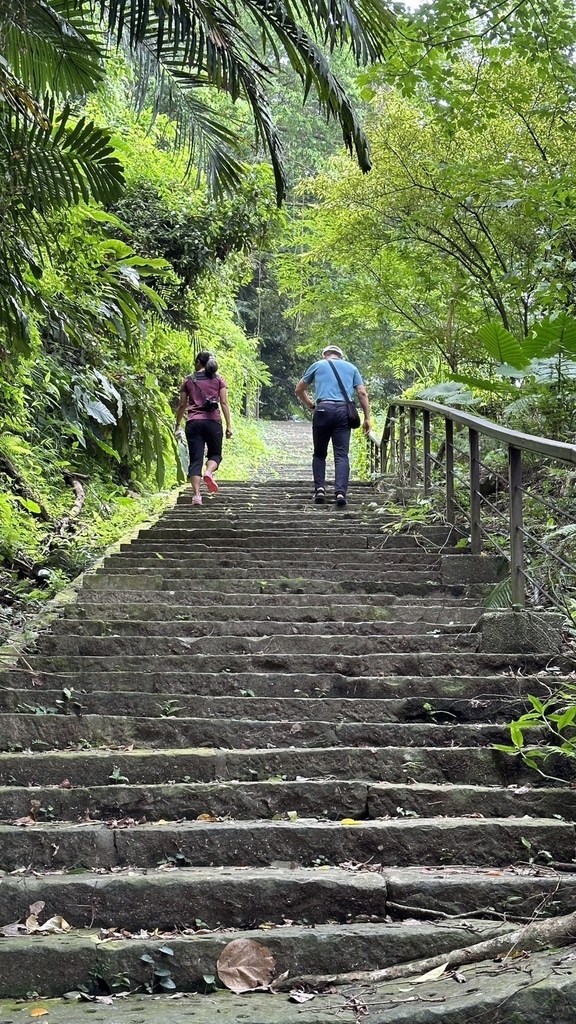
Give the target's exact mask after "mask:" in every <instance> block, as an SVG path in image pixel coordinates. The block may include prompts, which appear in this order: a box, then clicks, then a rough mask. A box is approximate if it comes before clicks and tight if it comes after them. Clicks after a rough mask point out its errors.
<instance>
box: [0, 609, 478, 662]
mask: <svg viewBox="0 0 576 1024" xmlns="http://www.w3.org/2000/svg"><path fill="white" fill-rule="evenodd" d="M254 610H256V609H254ZM369 611H370V609H368V612H369ZM478 613H480V609H478ZM278 614H280V609H279V611H278ZM261 615H262V611H261V609H260V616H261ZM451 619H452V616H451V614H450V612H446V613H444V617H443V620H442V619H440V617H439V616H438V617H436V618H434V617H433V615H431V616H430V618H429V619H427V618H424V617H420V618H416V619H415V620H414V621H412V622H402V621H398V619H395V620H393V621H382V620H381V619H379V618H374V619H372V620H369V621H358V620H356V621H352V622H351V621H350V620H348V619H346V621H345V622H344V621H342V620H341V621H340V622H337V621H332V622H326V621H325V620H323V621H321V622H300V621H298V620H297V619H288V620H286V621H283V620H282V619H274V622H273V625H272V624H271V620H270V618H262V617H260V618H258V616H257V615H256V616H255V617H254V619H249V618H246V617H243V618H239V619H236V618H234V617H230V609H229V608H227V609H226V615H225V617H224V616H223V617H222V619H216V618H213V619H212V618H206V619H184V620H183V619H172V621H170V620H168V619H164V620H162V619H156V620H153V619H137V618H136V619H109V620H108V621H106V620H105V619H103V618H102V619H72V618H67V619H61V620H60V621H57V622H54V623H53V624H52V627H51V629H52V634H53V635H54V636H62V637H64V636H66V637H69V638H71V639H76V640H77V639H78V638H80V637H114V638H118V637H124V638H127V637H134V638H135V637H143V636H145V637H149V638H152V637H164V638H165V639H166V640H168V639H170V638H174V637H186V638H188V637H192V638H194V637H195V638H197V639H201V638H202V637H207V636H210V637H219V638H221V637H225V636H227V637H232V636H238V637H246V636H248V637H251V638H254V637H258V636H262V637H263V636H267V637H269V636H270V635H271V634H273V635H274V636H293V637H295V636H298V637H303V636H313V637H320V636H340V635H342V634H344V633H345V635H346V636H370V637H372V638H374V637H377V636H403V637H406V636H418V635H421V634H425V635H429V634H433V633H434V632H441V633H442V635H443V636H452V637H459V636H460V635H461V634H462V632H463V630H464V627H465V626H466V625H471V624H473V622H474V619H473V617H472V615H470V619H472V622H470V621H469V622H468V623H466V622H464V623H463V622H458V623H454V622H453V621H451ZM40 646H41V645H40ZM0 678H1V677H0Z"/></svg>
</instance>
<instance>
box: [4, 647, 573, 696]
mask: <svg viewBox="0 0 576 1024" xmlns="http://www.w3.org/2000/svg"><path fill="white" fill-rule="evenodd" d="M183 657H185V662H184V661H183V660H182V659H183ZM159 662H160V663H159ZM553 664H555V665H557V666H558V667H559V668H561V667H562V664H563V662H562V660H561V659H560V658H557V657H553V656H552V655H550V654H523V655H515V654H482V653H477V652H473V651H465V652H460V651H458V652H454V651H447V652H443V651H442V652H430V651H424V652H416V653H414V654H410V653H402V652H398V653H379V654H362V655H353V654H319V655H314V654H306V655H305V656H304V655H301V654H282V653H278V654H275V653H269V654H265V653H262V654H196V655H195V654H194V653H193V652H192V651H190V652H187V653H185V654H184V655H178V654H168V655H164V656H162V657H161V658H160V656H154V655H123V656H122V659H121V662H119V659H118V657H117V656H114V655H111V656H108V657H107V656H105V655H103V656H101V657H95V656H94V655H92V656H90V655H86V656H82V655H77V656H74V655H61V656H59V655H53V656H51V657H49V656H48V655H42V654H27V655H26V664H25V665H24V666H23V667H24V668H26V669H32V671H33V672H50V673H56V674H57V676H58V677H59V678H65V677H72V676H75V677H78V676H81V675H85V674H86V673H87V672H89V673H102V674H103V675H105V674H106V673H113V674H114V673H117V672H119V671H121V672H123V673H125V672H136V673H138V672H140V673H147V672H157V673H159V674H160V675H162V674H164V673H170V672H181V673H182V674H183V676H187V677H188V682H189V686H190V689H193V679H194V675H195V673H196V672H206V673H225V674H228V673H234V672H239V673H246V672H257V673H278V672H282V673H284V672H288V673H291V674H294V673H306V674H309V673H316V672H320V673H326V672H327V673H332V672H335V673H338V674H340V675H344V676H363V675H370V676H373V675H376V674H378V673H381V674H382V675H383V676H385V675H403V674H406V675H423V676H429V677H431V676H436V675H449V674H451V673H453V674H455V675H458V674H460V673H462V674H466V675H474V674H475V675H485V674H486V673H490V672H497V673H499V672H507V671H513V670H515V671H516V672H521V671H522V672H529V673H534V672H538V671H539V670H545V669H546V668H549V667H550V666H551V665H553ZM120 665H121V667H120ZM78 685H80V684H79V683H78ZM99 688H101V687H99ZM163 692H164V691H163Z"/></svg>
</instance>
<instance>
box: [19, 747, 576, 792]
mask: <svg viewBox="0 0 576 1024" xmlns="http://www.w3.org/2000/svg"><path fill="white" fill-rule="evenodd" d="M548 769H549V774H550V777H552V778H553V777H557V778H560V779H568V780H572V779H573V778H575V777H576V769H575V768H574V766H573V765H572V763H571V762H568V763H567V759H566V758H559V757H555V756H551V757H550V758H549V760H548V761H547V771H548ZM274 776H282V777H283V778H285V779H287V780H289V779H296V778H314V779H334V778H339V779H364V780H365V781H367V782H368V781H370V782H382V781H384V780H385V781H386V782H392V783H399V782H400V783H406V782H419V783H426V784H428V785H430V784H431V785H439V784H445V783H447V782H450V783H452V784H454V785H461V784H463V783H464V784H466V783H468V782H469V780H470V778H473V779H475V780H476V784H477V785H479V786H510V785H525V784H529V785H533V783H534V772H533V771H531V770H530V769H529V768H527V767H526V766H525V765H524V764H523V763H522V762H521V761H519V760H518V759H517V758H512V757H509V756H507V755H505V754H503V753H501V752H500V751H499V750H494V749H493V748H490V747H488V748H487V747H478V746H474V747H460V746H459V747H427V748H423V749H419V748H418V747H414V746H409V747H316V748H315V747H302V748H299V747H293V748H286V747H284V748H277V749H273V748H270V749H258V750H231V749H230V750H225V749H222V748H220V749H210V748H209V747H204V748H201V749H196V750H186V749H174V750H160V749H155V750H134V749H122V748H121V745H120V744H118V749H114V748H110V747H107V748H106V747H104V748H103V749H102V750H99V749H95V748H91V747H90V744H89V743H88V742H87V741H86V740H84V741H82V740H81V741H80V742H79V743H78V749H76V750H65V751H64V750H58V751H50V752H48V753H46V752H42V751H37V752H35V753H34V757H31V756H30V752H29V750H28V751H24V752H22V753H0V786H10V785H15V786H27V785H33V786H35V785H40V784H41V785H43V786H59V785H60V784H61V782H63V781H64V780H68V781H69V782H70V784H71V785H72V786H86V785H90V786H109V785H111V786H114V785H115V784H116V783H122V781H123V780H124V781H125V780H126V779H128V781H132V783H137V784H140V785H144V784H154V785H156V784H169V783H174V784H176V783H179V782H184V781H192V782H218V781H224V782H229V781H230V780H237V781H240V782H242V781H248V782H256V781H258V780H260V781H266V780H267V779H270V778H272V777H274Z"/></svg>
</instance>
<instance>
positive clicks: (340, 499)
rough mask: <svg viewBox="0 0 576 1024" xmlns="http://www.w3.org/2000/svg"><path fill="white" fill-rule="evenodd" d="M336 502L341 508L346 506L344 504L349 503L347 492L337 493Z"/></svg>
mask: <svg viewBox="0 0 576 1024" xmlns="http://www.w3.org/2000/svg"><path fill="white" fill-rule="evenodd" d="M336 504H337V505H338V507H339V508H344V506H345V505H347V504H348V502H347V501H346V495H345V494H337V495H336Z"/></svg>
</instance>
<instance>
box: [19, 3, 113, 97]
mask: <svg viewBox="0 0 576 1024" xmlns="http://www.w3.org/2000/svg"><path fill="white" fill-rule="evenodd" d="M83 6H88V5H86V4H84V5H83V4H82V2H81V0H80V2H75V0H50V2H49V3H48V2H45V0H0V23H1V24H2V54H3V57H4V60H5V61H6V64H7V66H8V68H9V69H10V70H11V73H12V74H13V76H14V77H15V79H17V80H19V81H20V82H21V83H23V85H24V86H25V87H26V89H28V90H29V91H30V93H32V94H33V95H34V96H43V95H44V93H45V92H50V93H52V94H54V95H56V96H60V97H67V96H73V95H79V94H81V93H86V92H90V91H92V90H93V89H94V87H95V85H96V84H97V83H98V82H99V81H101V80H102V78H103V77H104V70H103V61H102V48H101V46H100V44H99V41H98V38H97V36H96V33H95V30H94V26H93V24H92V22H91V20H90V18H89V16H87V15H86V13H85V11H84V10H83Z"/></svg>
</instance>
